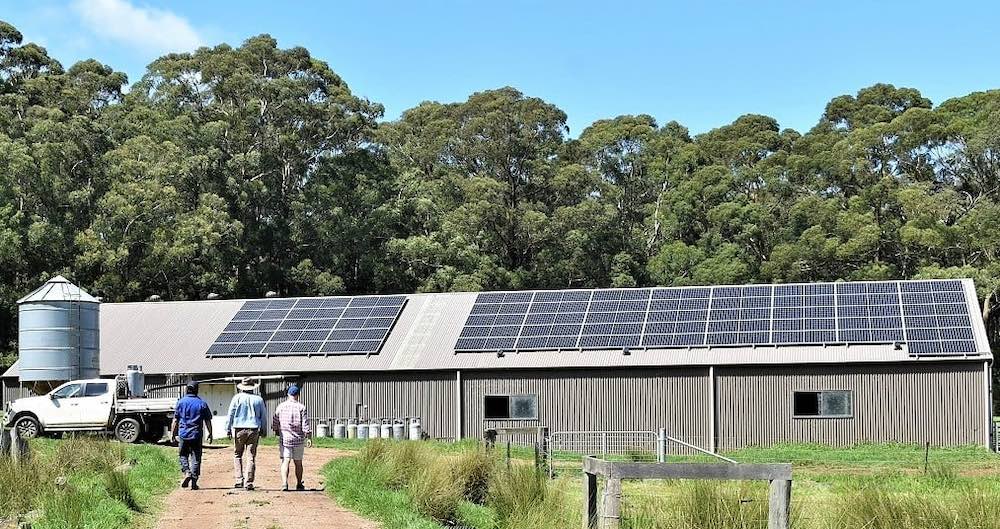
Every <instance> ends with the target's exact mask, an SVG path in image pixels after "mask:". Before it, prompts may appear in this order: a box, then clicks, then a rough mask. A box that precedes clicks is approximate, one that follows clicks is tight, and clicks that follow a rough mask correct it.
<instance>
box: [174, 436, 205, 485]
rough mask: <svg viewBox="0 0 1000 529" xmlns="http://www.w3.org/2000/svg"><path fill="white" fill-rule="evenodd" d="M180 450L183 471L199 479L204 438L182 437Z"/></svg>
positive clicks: (186, 474)
mask: <svg viewBox="0 0 1000 529" xmlns="http://www.w3.org/2000/svg"><path fill="white" fill-rule="evenodd" d="M178 442H179V445H178V451H179V453H180V460H181V473H183V474H184V475H185V476H191V477H192V478H195V479H197V478H198V476H199V475H201V452H202V438H201V437H196V438H194V439H180V440H179V441H178Z"/></svg>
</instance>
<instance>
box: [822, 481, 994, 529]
mask: <svg viewBox="0 0 1000 529" xmlns="http://www.w3.org/2000/svg"><path fill="white" fill-rule="evenodd" d="M826 527H827V528H829V529H834V528H843V529H998V528H1000V493H997V492H995V491H982V490H965V491H962V492H961V493H960V494H958V495H957V497H954V498H951V499H950V500H943V499H941V498H931V497H926V496H923V495H917V494H912V493H900V492H893V491H889V490H886V489H884V488H881V487H867V488H864V489H861V490H859V491H856V492H854V493H851V494H847V495H844V496H843V497H842V498H841V499H840V500H839V501H838V502H837V506H836V514H835V516H834V517H832V518H830V519H829V520H828V521H827V524H826Z"/></svg>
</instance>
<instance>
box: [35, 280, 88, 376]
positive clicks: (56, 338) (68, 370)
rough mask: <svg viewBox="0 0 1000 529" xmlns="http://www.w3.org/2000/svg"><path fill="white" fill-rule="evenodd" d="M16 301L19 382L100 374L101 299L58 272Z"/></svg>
mask: <svg viewBox="0 0 1000 529" xmlns="http://www.w3.org/2000/svg"><path fill="white" fill-rule="evenodd" d="M17 304H18V353H19V357H20V365H21V370H20V379H21V382H30V383H35V384H41V383H45V382H49V383H57V382H64V381H67V380H74V379H81V378H97V377H98V376H99V374H100V365H99V363H100V359H99V350H100V330H99V323H100V306H101V305H100V301H98V300H97V299H96V298H94V297H93V296H91V295H90V294H88V293H87V292H85V291H84V290H83V289H81V288H80V287H78V286H76V285H74V284H72V283H70V282H69V281H68V280H66V278H64V277H62V276H56V277H53V278H52V279H50V280H49V281H47V282H46V283H45V284H44V285H42V286H41V287H39V288H37V289H36V290H35V291H34V292H32V293H31V294H28V295H27V296H25V297H23V298H21V299H19V300H18V301H17Z"/></svg>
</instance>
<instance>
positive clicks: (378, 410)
mask: <svg viewBox="0 0 1000 529" xmlns="http://www.w3.org/2000/svg"><path fill="white" fill-rule="evenodd" d="M293 380H298V381H300V382H302V402H303V404H305V405H306V407H307V408H308V410H309V415H310V417H312V418H313V419H314V420H330V419H333V418H336V417H354V416H355V415H356V413H357V411H356V405H357V404H363V405H366V406H368V409H367V412H363V413H365V414H366V415H367V418H371V417H374V418H377V419H378V418H383V417H386V418H403V417H412V416H417V417H420V419H421V421H422V422H423V428H424V431H425V432H427V434H428V435H430V436H431V437H432V438H436V439H448V438H453V437H454V436H455V409H456V402H455V375H454V373H446V372H421V373H406V372H394V373H352V374H336V373H317V374H310V375H303V376H301V377H298V378H290V379H289V380H287V381H264V387H263V390H262V395H263V396H264V400H265V401H266V402H267V407H268V410H269V413H270V412H273V410H274V408H275V407H276V406H277V405H278V404H279V403H280V402H281V401H283V400H285V398H286V396H285V395H286V393H285V391H286V388H287V387H288V384H289V383H290V382H291V381H293ZM331 426H332V423H331ZM331 435H332V432H331Z"/></svg>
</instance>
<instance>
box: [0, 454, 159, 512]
mask: <svg viewBox="0 0 1000 529" xmlns="http://www.w3.org/2000/svg"><path fill="white" fill-rule="evenodd" d="M176 472H177V469H176V462H175V461H174V459H173V458H172V457H170V456H169V455H168V453H167V452H166V451H165V450H164V449H162V448H159V447H155V446H148V445H135V446H132V445H122V444H119V443H114V442H110V441H106V440H101V439H96V438H90V437H79V438H76V437H70V438H67V439H65V440H61V441H55V440H48V439H36V440H33V441H31V458H30V459H29V460H28V461H26V462H23V463H21V464H15V463H13V462H11V461H9V460H4V459H0V520H2V519H8V520H11V521H16V520H18V519H26V518H28V519H31V520H33V522H34V523H33V525H32V527H34V528H35V529H75V528H83V527H86V528H101V529H117V528H126V527H129V528H131V527H147V526H149V525H151V524H152V522H153V521H154V517H155V514H156V512H157V511H158V510H159V508H160V505H161V503H160V502H161V501H162V497H163V496H164V495H165V494H166V493H168V492H170V490H172V489H173V487H174V485H175V483H176V481H175V477H176Z"/></svg>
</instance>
